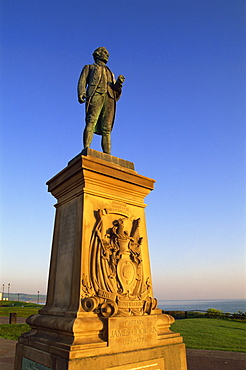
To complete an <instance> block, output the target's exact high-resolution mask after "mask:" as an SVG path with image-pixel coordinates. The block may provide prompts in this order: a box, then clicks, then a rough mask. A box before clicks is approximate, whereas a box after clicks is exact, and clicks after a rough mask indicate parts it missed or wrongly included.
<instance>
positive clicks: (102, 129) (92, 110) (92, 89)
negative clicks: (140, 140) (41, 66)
mask: <svg viewBox="0 0 246 370" xmlns="http://www.w3.org/2000/svg"><path fill="white" fill-rule="evenodd" d="M92 55H93V58H94V61H95V63H94V64H88V65H85V66H84V68H83V69H82V72H81V74H80V78H79V82H78V100H79V103H80V104H82V103H84V102H86V117H85V122H86V127H85V130H84V135H83V141H84V148H89V147H90V145H91V142H92V138H93V134H94V133H95V134H97V135H102V142H101V145H102V149H103V152H104V153H108V154H110V153H111V138H110V133H111V131H112V128H113V124H114V118H115V108H116V101H118V100H119V98H120V95H121V91H122V84H123V82H124V80H125V77H124V76H122V75H120V76H119V77H118V79H117V81H115V78H114V75H113V73H112V72H111V71H110V69H109V68H108V67H107V66H106V63H107V62H108V58H109V53H108V51H107V49H106V48H104V47H100V48H97V49H96V50H95V51H94V53H93V54H92Z"/></svg>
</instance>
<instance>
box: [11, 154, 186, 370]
mask: <svg viewBox="0 0 246 370" xmlns="http://www.w3.org/2000/svg"><path fill="white" fill-rule="evenodd" d="M47 184H48V190H49V191H50V192H51V193H52V195H53V196H54V197H55V198H56V199H57V204H56V218H55V226H54V236H53V245H52V255H51V262H50V274H49V284H48V293H47V303H46V305H45V306H44V307H43V308H42V309H41V310H40V311H39V314H37V315H33V316H30V317H29V318H28V319H27V323H28V324H30V326H31V328H32V329H31V331H30V332H29V333H25V334H22V336H21V337H20V338H19V342H18V344H17V350H16V360H15V370H23V369H34V368H35V369H40V370H43V369H56V370H63V369H64V370H67V369H69V370H74V369H83V370H86V369H90V370H93V369H97V370H110V369H111V370H115V369H121V370H126V369H128V370H130V369H134V368H136V367H137V368H138V369H146V368H150V369H151V370H157V369H162V370H164V369H165V370H185V369H187V367H186V355H185V345H184V343H183V339H182V337H181V336H180V334H177V333H173V332H172V331H170V325H171V324H172V323H173V322H174V319H173V318H172V317H171V316H169V315H164V314H162V311H161V310H159V309H158V308H157V301H156V299H155V298H153V294H152V282H151V271H150V263H149V254H148V242H147V233H146V224H145V213H144V208H145V204H144V198H145V197H146V196H147V195H148V193H149V192H150V191H151V190H152V189H153V185H154V180H152V179H149V178H146V177H144V176H140V175H139V174H138V173H137V172H136V171H135V170H134V165H133V163H131V162H127V161H124V160H121V159H119V158H116V157H112V156H110V155H108V154H103V153H99V152H97V151H94V150H91V149H87V150H86V151H83V152H82V153H81V154H80V155H78V156H77V157H75V158H74V159H73V160H71V161H70V162H69V164H68V166H67V167H66V168H65V169H64V170H62V171H61V172H60V173H58V174H57V175H56V176H55V177H53V178H52V179H51V180H49V181H48V183H47Z"/></svg>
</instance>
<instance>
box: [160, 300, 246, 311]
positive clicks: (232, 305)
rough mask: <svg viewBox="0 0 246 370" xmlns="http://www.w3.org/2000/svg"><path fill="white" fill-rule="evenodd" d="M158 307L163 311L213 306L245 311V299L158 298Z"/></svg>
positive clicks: (202, 308)
mask: <svg viewBox="0 0 246 370" xmlns="http://www.w3.org/2000/svg"><path fill="white" fill-rule="evenodd" d="M158 307H159V308H161V309H162V310H165V311H196V310H198V311H207V310H208V309H209V308H215V309H216V310H221V311H223V312H228V313H234V312H238V311H242V312H246V299H199V300H195V299H194V300H193V299H192V300H159V301H158Z"/></svg>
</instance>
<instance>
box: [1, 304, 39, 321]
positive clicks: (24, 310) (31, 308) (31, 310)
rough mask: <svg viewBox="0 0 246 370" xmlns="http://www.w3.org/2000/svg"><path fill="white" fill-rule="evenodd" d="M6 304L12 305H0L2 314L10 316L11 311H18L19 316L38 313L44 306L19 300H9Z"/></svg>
mask: <svg viewBox="0 0 246 370" xmlns="http://www.w3.org/2000/svg"><path fill="white" fill-rule="evenodd" d="M4 304H5V305H7V304H8V305H10V307H6V306H4V305H3V306H2V307H0V316H9V314H10V312H16V313H17V316H18V317H28V316H30V315H34V314H36V313H38V310H40V308H42V307H43V306H42V305H38V304H36V303H26V302H18V301H9V302H6V303H4ZM12 305H13V306H12ZM23 306H24V307H23Z"/></svg>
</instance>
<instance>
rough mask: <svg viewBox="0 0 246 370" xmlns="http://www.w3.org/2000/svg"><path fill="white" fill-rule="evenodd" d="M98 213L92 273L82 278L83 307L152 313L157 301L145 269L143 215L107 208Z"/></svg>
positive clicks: (109, 313) (109, 312)
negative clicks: (142, 230) (131, 214)
mask: <svg viewBox="0 0 246 370" xmlns="http://www.w3.org/2000/svg"><path fill="white" fill-rule="evenodd" d="M95 214H96V218H97V220H96V225H95V227H94V230H93V232H92V236H91V242H90V256H89V274H88V275H84V276H83V280H82V294H81V298H82V307H83V309H84V310H85V311H87V312H89V311H94V312H95V313H96V314H98V315H99V316H103V317H111V316H115V315H119V316H132V315H143V314H150V312H151V310H152V309H154V308H155V307H156V305H157V301H156V299H155V298H152V297H151V296H150V290H151V289H150V288H151V285H150V284H151V283H150V277H149V276H145V274H144V271H143V263H142V252H141V245H142V241H143V238H142V237H140V235H139V224H140V219H130V218H129V216H126V215H122V214H121V215H120V214H117V213H113V212H112V211H107V210H106V209H104V210H98V211H97V212H95ZM120 216H121V217H120ZM124 221H127V223H128V226H129V225H130V227H129V229H130V230H126V229H125V225H124Z"/></svg>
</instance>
